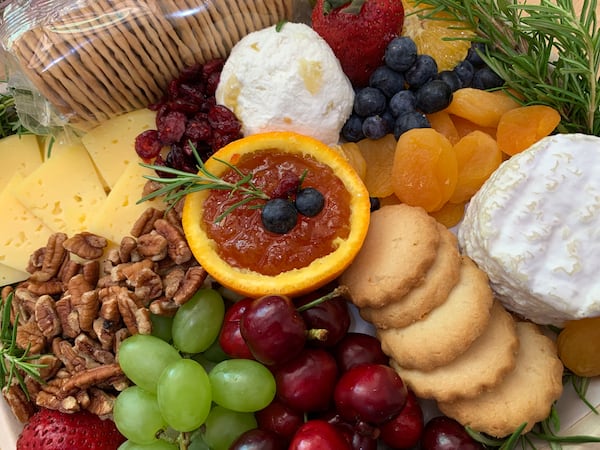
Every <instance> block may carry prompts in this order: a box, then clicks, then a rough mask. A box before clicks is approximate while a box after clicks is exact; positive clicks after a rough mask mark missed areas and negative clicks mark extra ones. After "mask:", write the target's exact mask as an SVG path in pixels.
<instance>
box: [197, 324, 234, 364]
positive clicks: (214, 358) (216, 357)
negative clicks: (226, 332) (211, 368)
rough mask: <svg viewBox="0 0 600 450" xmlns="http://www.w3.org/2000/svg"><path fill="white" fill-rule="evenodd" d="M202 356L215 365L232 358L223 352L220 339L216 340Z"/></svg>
mask: <svg viewBox="0 0 600 450" xmlns="http://www.w3.org/2000/svg"><path fill="white" fill-rule="evenodd" d="M219 331H220V330H219ZM202 354H203V355H204V358H206V359H207V360H209V361H211V362H214V363H220V362H221V361H224V360H226V359H230V358H231V357H230V356H229V355H228V354H227V353H225V352H224V351H223V349H222V348H221V344H219V340H218V339H215V340H214V341H213V343H212V344H211V345H210V347H208V348H207V349H206V350H205V351H204V353H202Z"/></svg>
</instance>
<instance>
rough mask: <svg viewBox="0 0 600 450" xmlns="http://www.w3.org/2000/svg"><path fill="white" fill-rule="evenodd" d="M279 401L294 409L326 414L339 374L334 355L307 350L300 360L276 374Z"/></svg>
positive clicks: (300, 356)
mask: <svg viewBox="0 0 600 450" xmlns="http://www.w3.org/2000/svg"><path fill="white" fill-rule="evenodd" d="M274 375H275V382H276V384H277V397H278V398H279V399H280V400H281V401H282V402H284V403H286V404H287V405H289V406H291V407H292V408H294V409H296V410H298V411H303V412H313V411H324V410H326V409H327V408H328V407H329V406H330V405H331V403H332V399H333V389H334V387H335V383H336V380H337V375H338V370H337V365H336V363H335V359H334V358H333V356H331V354H330V353H329V352H327V351H325V350H323V349H319V348H306V349H305V350H304V351H303V352H302V353H300V355H299V356H297V357H296V358H294V359H293V360H292V361H289V362H288V363H286V364H283V365H281V366H278V367H277V368H276V369H275V370H274Z"/></svg>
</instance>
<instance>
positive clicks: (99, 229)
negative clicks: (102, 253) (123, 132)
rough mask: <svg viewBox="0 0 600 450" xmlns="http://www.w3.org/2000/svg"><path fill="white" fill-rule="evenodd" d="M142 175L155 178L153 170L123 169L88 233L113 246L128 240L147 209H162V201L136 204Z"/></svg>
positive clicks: (132, 165) (136, 167)
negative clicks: (104, 239)
mask: <svg viewBox="0 0 600 450" xmlns="http://www.w3.org/2000/svg"><path fill="white" fill-rule="evenodd" d="M144 175H156V173H155V172H154V171H153V170H150V169H148V168H146V167H143V166H140V164H139V163H138V162H132V163H131V164H129V165H128V166H126V168H125V172H123V174H122V175H121V176H120V177H119V179H118V180H117V182H116V183H115V185H114V186H113V189H112V190H111V191H110V194H108V197H107V199H106V201H104V203H103V204H102V206H100V208H99V209H98V210H97V212H96V213H95V214H94V216H93V218H92V219H91V220H90V223H89V231H91V232H92V233H96V234H99V235H101V236H104V237H105V238H107V239H108V240H110V241H112V242H113V243H114V244H119V243H120V242H121V239H122V238H123V237H124V236H131V227H132V226H133V224H134V222H135V221H136V220H137V219H138V218H139V217H140V216H141V215H142V213H143V212H144V210H146V209H147V208H149V207H151V206H152V207H154V208H156V209H162V210H164V209H166V206H165V204H164V202H163V201H162V200H158V199H155V200H151V201H146V202H143V203H140V204H137V201H138V200H139V199H140V198H141V197H142V189H143V187H144V184H146V181H148V180H146V179H145V178H144Z"/></svg>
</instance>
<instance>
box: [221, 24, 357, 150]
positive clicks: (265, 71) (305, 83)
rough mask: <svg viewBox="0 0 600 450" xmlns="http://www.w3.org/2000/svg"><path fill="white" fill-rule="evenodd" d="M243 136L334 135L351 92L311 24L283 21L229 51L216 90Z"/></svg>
mask: <svg viewBox="0 0 600 450" xmlns="http://www.w3.org/2000/svg"><path fill="white" fill-rule="evenodd" d="M216 98H217V103H219V104H222V105H225V106H227V107H228V108H229V109H231V110H232V111H233V112H234V113H235V115H236V116H237V118H238V119H239V120H240V121H241V123H242V132H243V133H244V135H246V136H247V135H250V134H255V133H261V132H265V131H294V132H297V133H301V134H305V135H308V136H312V137H314V138H316V139H318V140H320V141H322V142H324V143H326V144H334V143H337V142H338V140H339V135H340V130H341V129H342V126H343V125H344V123H345V122H346V120H347V119H348V117H349V116H350V114H351V112H352V105H353V102H354V91H353V89H352V84H351V83H350V81H349V80H348V78H347V77H346V75H345V74H344V72H343V70H342V67H341V65H340V63H339V61H338V59H337V58H336V57H335V55H334V54H333V51H332V50H331V48H330V47H329V45H328V44H327V42H325V40H324V39H323V38H321V37H320V36H319V35H318V34H317V33H316V32H315V31H314V30H313V29H312V28H310V27H309V26H307V25H305V24H300V23H285V24H284V25H283V26H282V28H281V29H280V30H279V31H277V29H276V26H272V27H269V28H265V29H262V30H259V31H255V32H253V33H250V34H248V35H247V36H245V37H244V38H243V39H242V40H240V41H239V42H238V43H237V44H236V45H235V46H234V47H233V49H232V50H231V54H230V55H229V58H228V59H227V61H226V62H225V67H223V72H222V73H221V79H220V82H219V85H218V87H217V92H216Z"/></svg>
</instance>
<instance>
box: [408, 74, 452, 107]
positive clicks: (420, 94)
mask: <svg viewBox="0 0 600 450" xmlns="http://www.w3.org/2000/svg"><path fill="white" fill-rule="evenodd" d="M415 97H416V99H417V109H418V110H420V111H421V112H423V113H425V114H431V113H434V112H438V111H441V110H442V109H444V108H447V107H448V105H449V104H450V101H451V100H452V89H450V86H448V85H447V84H446V83H444V82H443V81H442V80H431V81H428V82H427V83H425V84H424V85H423V86H421V87H420V88H419V89H417V93H416V94H415Z"/></svg>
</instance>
